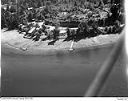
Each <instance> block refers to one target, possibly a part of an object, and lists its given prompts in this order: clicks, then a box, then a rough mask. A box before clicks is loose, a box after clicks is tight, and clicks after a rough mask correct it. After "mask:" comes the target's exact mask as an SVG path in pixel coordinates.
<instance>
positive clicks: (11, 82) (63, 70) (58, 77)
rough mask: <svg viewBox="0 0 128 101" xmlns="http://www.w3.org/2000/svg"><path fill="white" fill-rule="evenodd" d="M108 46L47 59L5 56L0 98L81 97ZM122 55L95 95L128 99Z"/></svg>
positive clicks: (104, 56) (14, 55) (106, 52)
mask: <svg viewBox="0 0 128 101" xmlns="http://www.w3.org/2000/svg"><path fill="white" fill-rule="evenodd" d="M111 50H112V46H109V47H104V48H100V49H94V50H80V51H73V52H69V53H67V54H62V53H57V54H56V55H51V56H24V55H16V54H6V53H5V52H3V51H4V49H2V96H83V95H84V94H85V92H86V90H87V88H88V87H89V85H90V83H91V82H92V80H93V79H94V77H95V75H96V73H97V71H98V70H99V69H100V66H101V64H102V63H103V61H104V60H105V59H106V57H107V56H108V54H109V53H110V51H111ZM125 70H126V67H125V59H124V56H123V52H122V54H121V55H120V57H119V59H118V61H117V62H116V64H115V65H114V69H113V71H112V72H111V74H110V75H109V78H108V80H107V82H106V83H105V85H104V87H103V89H102V90H101V92H100V94H99V96H128V86H127V78H126V71H125Z"/></svg>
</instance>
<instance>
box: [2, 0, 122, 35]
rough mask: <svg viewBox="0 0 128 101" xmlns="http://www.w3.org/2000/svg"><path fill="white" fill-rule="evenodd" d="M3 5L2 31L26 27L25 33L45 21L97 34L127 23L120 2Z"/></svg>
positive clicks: (22, 0) (19, 0) (50, 0)
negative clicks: (102, 28) (100, 28)
mask: <svg viewBox="0 0 128 101" xmlns="http://www.w3.org/2000/svg"><path fill="white" fill-rule="evenodd" d="M1 2H2V6H1V7H2V9H1V16H2V19H1V22H2V25H1V26H2V28H5V27H6V28H8V29H9V30H12V29H16V28H17V29H18V28H19V26H20V27H21V25H23V26H26V27H27V28H26V27H24V30H25V32H26V33H28V31H29V30H30V29H31V27H32V26H33V27H34V26H35V25H33V24H32V23H31V22H33V21H35V22H43V21H45V24H46V25H54V26H56V25H57V26H58V25H59V26H64V27H69V28H70V27H78V30H77V31H79V33H85V32H86V33H88V30H89V29H88V28H92V29H93V30H95V32H94V33H104V32H103V31H100V30H97V28H98V27H104V26H110V25H112V26H113V25H115V26H116V27H117V26H119V25H120V24H121V23H124V21H123V17H124V16H123V13H124V11H123V6H122V3H121V2H120V0H79V1H78V0H77V1H76V0H2V1H1ZM115 3H116V5H115ZM117 20H118V21H117ZM29 23H31V24H29ZM31 25H32V26H31ZM43 27H44V26H43ZM36 28H37V27H36ZM20 29H21V28H20ZM106 29H107V28H106ZM41 30H44V29H41ZM56 30H57V29H56ZM107 30H109V29H107ZM44 32H46V31H44ZM53 32H58V31H53ZM33 33H34V32H33ZM35 33H36V32H35ZM38 33H41V32H40V31H39V32H38ZM33 35H35V34H33ZM96 35H97V34H96ZM25 36H26V34H25Z"/></svg>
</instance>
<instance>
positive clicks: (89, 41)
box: [1, 29, 119, 55]
mask: <svg viewBox="0 0 128 101" xmlns="http://www.w3.org/2000/svg"><path fill="white" fill-rule="evenodd" d="M118 38H119V34H109V35H99V36H96V37H92V38H86V39H81V40H79V41H77V42H74V41H72V40H70V41H64V40H65V39H59V40H57V41H56V42H55V43H54V44H53V43H51V42H52V40H46V41H42V40H41V39H40V40H39V41H33V40H32V39H26V38H23V34H19V32H18V31H17V30H11V31H6V30H5V29H3V30H1V43H2V45H1V46H2V48H3V49H5V50H6V51H11V52H13V53H21V54H25V55H26V54H33V55H34V54H36V55H37V54H54V53H55V52H57V51H59V52H60V51H63V52H68V50H72V49H73V50H76V49H82V48H84V49H90V48H97V47H104V46H107V45H112V44H114V43H115V42H117V40H118ZM49 43H51V44H49ZM8 49H9V50H8Z"/></svg>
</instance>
